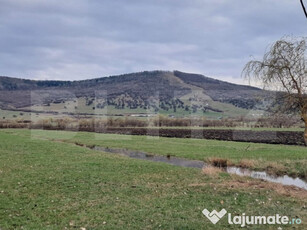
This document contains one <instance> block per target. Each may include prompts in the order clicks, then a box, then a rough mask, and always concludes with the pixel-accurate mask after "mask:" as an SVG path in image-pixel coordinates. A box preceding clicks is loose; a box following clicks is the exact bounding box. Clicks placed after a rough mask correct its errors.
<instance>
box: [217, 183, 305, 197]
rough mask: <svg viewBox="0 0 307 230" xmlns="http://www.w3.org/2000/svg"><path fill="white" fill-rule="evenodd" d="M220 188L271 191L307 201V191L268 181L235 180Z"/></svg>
mask: <svg viewBox="0 0 307 230" xmlns="http://www.w3.org/2000/svg"><path fill="white" fill-rule="evenodd" d="M219 186H223V187H227V188H228V189H231V188H232V189H245V188H247V189H248V188H249V189H253V190H257V191H258V190H271V191H274V192H276V193H277V194H279V195H283V196H290V197H295V198H299V199H302V200H306V199H307V191H306V190H304V189H302V188H298V187H295V186H288V185H281V184H277V183H271V182H266V181H259V180H256V181H248V180H247V181H244V180H242V179H239V178H238V179H235V180H233V181H229V182H225V183H223V184H219Z"/></svg>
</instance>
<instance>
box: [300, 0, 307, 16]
mask: <svg viewBox="0 0 307 230" xmlns="http://www.w3.org/2000/svg"><path fill="white" fill-rule="evenodd" d="M300 1H301V5H302V8H303V10H304V13H305V16H306V18H307V11H306V8H305V5H304V2H303V0H300Z"/></svg>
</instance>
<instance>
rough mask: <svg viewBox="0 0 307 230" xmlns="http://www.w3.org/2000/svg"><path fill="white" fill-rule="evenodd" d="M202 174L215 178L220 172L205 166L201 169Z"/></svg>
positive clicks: (215, 168)
mask: <svg viewBox="0 0 307 230" xmlns="http://www.w3.org/2000/svg"><path fill="white" fill-rule="evenodd" d="M202 172H203V173H204V174H206V175H209V176H217V175H218V174H220V173H221V172H222V170H221V169H220V168H217V167H212V166H206V167H203V168H202Z"/></svg>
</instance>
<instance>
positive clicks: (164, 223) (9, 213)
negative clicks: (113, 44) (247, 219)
mask: <svg viewBox="0 0 307 230" xmlns="http://www.w3.org/2000/svg"><path fill="white" fill-rule="evenodd" d="M73 135H74V133H69V132H53V131H52V132H50V131H35V132H33V133H32V135H31V133H30V132H29V130H1V131H0V139H1V142H0V175H1V177H0V204H1V205H0V220H1V221H0V228H1V229H2V230H5V229H31V230H33V229H65V228H66V229H81V228H86V229H217V225H218V229H237V228H238V226H229V225H228V224H227V218H223V219H222V220H221V221H220V222H219V223H218V224H217V225H213V224H211V223H210V222H209V221H208V220H207V219H206V218H205V217H204V216H203V215H202V213H201V210H202V209H204V208H207V209H209V210H213V209H217V210H221V209H222V208H226V209H227V211H228V212H232V213H243V212H244V213H247V214H249V215H272V214H276V213H279V214H280V215H288V216H292V217H295V216H298V217H299V218H301V219H302V220H303V224H304V220H306V217H307V215H306V212H305V211H304V210H305V209H304V207H306V197H307V196H306V192H305V191H299V190H291V189H289V190H287V189H285V188H284V187H278V186H277V185H273V186H268V185H269V183H265V184H263V183H262V182H261V183H259V182H256V181H254V180H252V179H248V178H238V177H235V176H229V175H228V174H225V173H220V174H219V175H216V176H209V175H204V174H203V173H202V172H200V171H199V170H196V169H188V168H180V167H175V166H170V165H166V164H163V163H155V162H146V161H141V160H134V159H129V158H125V157H120V156H114V155H110V154H105V153H101V152H97V151H93V150H89V149H86V148H82V147H78V146H74V145H71V144H69V143H61V142H54V141H50V140H47V139H48V138H50V139H66V140H67V141H71V142H74V141H79V142H81V141H83V142H84V143H96V144H97V143H100V144H101V145H108V146H109V147H125V146H126V147H129V146H130V145H131V146H133V143H134V146H135V148H140V149H141V148H145V145H142V144H141V143H142V142H144V143H147V144H148V148H149V149H147V150H150V148H151V149H152V152H156V151H153V150H155V149H156V150H157V151H158V153H161V154H162V151H165V150H166V149H168V151H167V152H172V151H174V150H175V149H177V150H178V149H182V148H184V146H185V145H187V143H184V140H182V139H181V140H180V142H178V143H182V145H180V146H179V145H178V143H177V142H176V140H175V139H165V140H164V139H161V138H160V139H159V140H155V139H147V138H145V139H142V137H136V139H134V138H133V139H130V137H128V136H118V135H103V134H99V135H98V136H97V137H96V139H95V134H93V133H78V134H77V135H76V136H75V137H73ZM96 135H97V134H96ZM38 138H40V139H38ZM44 138H45V139H46V140H44ZM93 138H94V140H92V139H93ZM98 139H99V140H98ZM157 141H159V142H158V143H157ZM174 141H175V145H174V144H172V143H173V142H174ZM186 141H188V140H186ZM189 141H192V142H191V144H193V146H195V148H196V149H197V148H200V147H201V146H198V145H197V143H195V142H194V141H195V140H189ZM116 143H118V144H117V145H116ZM150 143H151V144H150ZM215 144H217V143H215ZM229 144H231V143H229ZM154 145H155V147H154ZM166 145H168V148H166ZM131 146H130V147H131ZM212 147H213V145H212V146H211V148H212ZM216 148H218V146H216ZM163 149H164V150H163ZM209 149H210V148H209ZM186 150H187V149H186ZM183 152H184V151H183V150H182V151H180V152H179V153H178V154H179V155H181V156H184V154H183ZM190 152H191V151H190ZM195 152H196V151H195ZM216 152H217V153H218V150H217V151H216ZM163 154H165V153H163ZM187 157H188V156H187ZM202 157H203V156H200V155H199V156H198V155H197V154H195V153H194V154H192V155H190V158H202ZM234 158H236V156H234ZM259 185H261V186H260V187H259ZM281 191H284V192H281ZM304 226H305V225H301V226H299V227H302V228H301V229H303V228H304ZM288 227H289V228H290V227H291V229H292V226H283V229H287V228H288ZM305 227H306V226H305ZM253 229H263V226H253ZM266 229H277V226H270V227H268V228H266Z"/></svg>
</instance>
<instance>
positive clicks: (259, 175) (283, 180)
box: [93, 146, 307, 190]
mask: <svg viewBox="0 0 307 230" xmlns="http://www.w3.org/2000/svg"><path fill="white" fill-rule="evenodd" d="M93 149H94V150H98V151H103V152H107V153H113V154H119V155H122V156H128V157H130V158H135V159H142V160H148V161H156V162H164V163H167V164H171V165H176V166H181V167H189V168H199V169H202V168H203V167H206V166H209V165H208V164H206V163H204V162H203V161H197V160H187V159H183V158H178V157H173V156H155V155H151V154H148V153H144V152H140V151H133V150H127V149H111V148H104V147H99V146H95V147H94V148H93ZM224 170H225V171H226V172H227V173H230V174H236V175H239V176H248V177H252V178H256V179H262V180H265V181H270V182H274V183H279V184H282V185H293V186H296V187H299V188H302V189H305V190H307V182H305V181H304V180H302V179H300V178H292V177H289V176H287V175H285V176H272V175H269V174H267V173H266V172H258V171H253V170H249V169H244V168H239V167H226V168H224Z"/></svg>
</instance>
